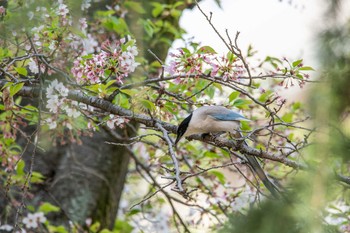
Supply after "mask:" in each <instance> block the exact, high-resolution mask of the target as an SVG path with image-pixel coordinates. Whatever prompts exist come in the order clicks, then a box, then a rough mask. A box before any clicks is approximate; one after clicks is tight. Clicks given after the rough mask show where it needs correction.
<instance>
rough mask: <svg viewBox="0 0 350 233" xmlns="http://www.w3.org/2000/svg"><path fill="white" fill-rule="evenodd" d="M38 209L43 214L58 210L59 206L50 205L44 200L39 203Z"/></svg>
mask: <svg viewBox="0 0 350 233" xmlns="http://www.w3.org/2000/svg"><path fill="white" fill-rule="evenodd" d="M38 211H39V212H43V213H44V214H47V213H50V212H59V211H60V208H59V207H57V206H55V205H52V204H51V203H49V202H44V203H43V204H41V205H40V207H39V209H38Z"/></svg>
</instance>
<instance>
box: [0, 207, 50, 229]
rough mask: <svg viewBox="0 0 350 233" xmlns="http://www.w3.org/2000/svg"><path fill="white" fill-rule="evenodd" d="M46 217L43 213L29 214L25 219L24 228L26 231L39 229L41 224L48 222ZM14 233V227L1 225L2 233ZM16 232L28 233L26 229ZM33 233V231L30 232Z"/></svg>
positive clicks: (23, 221)
mask: <svg viewBox="0 0 350 233" xmlns="http://www.w3.org/2000/svg"><path fill="white" fill-rule="evenodd" d="M46 220H47V219H46V217H45V215H44V213H43V212H36V213H33V214H32V213H28V215H27V216H26V217H24V218H23V220H22V223H23V224H24V227H25V228H26V229H37V228H38V227H39V226H40V224H42V223H45V222H46ZM12 231H13V226H12V225H9V224H4V225H1V224H0V232H12ZM16 232H21V233H25V232H27V231H26V230H25V229H21V231H16ZM30 232H32V231H30Z"/></svg>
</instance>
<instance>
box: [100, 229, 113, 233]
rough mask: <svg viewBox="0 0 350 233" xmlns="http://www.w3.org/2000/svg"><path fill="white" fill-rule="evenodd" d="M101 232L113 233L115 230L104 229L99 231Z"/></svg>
mask: <svg viewBox="0 0 350 233" xmlns="http://www.w3.org/2000/svg"><path fill="white" fill-rule="evenodd" d="M99 233H113V231H110V230H108V229H103V230H102V231H99Z"/></svg>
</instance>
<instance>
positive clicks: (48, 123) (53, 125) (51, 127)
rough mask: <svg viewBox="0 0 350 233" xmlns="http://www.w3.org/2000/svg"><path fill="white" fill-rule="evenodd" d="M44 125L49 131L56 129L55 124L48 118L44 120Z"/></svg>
mask: <svg viewBox="0 0 350 233" xmlns="http://www.w3.org/2000/svg"><path fill="white" fill-rule="evenodd" d="M45 121H46V124H47V125H48V126H49V129H56V128H57V122H56V121H55V120H53V119H52V118H48V119H46V120H45Z"/></svg>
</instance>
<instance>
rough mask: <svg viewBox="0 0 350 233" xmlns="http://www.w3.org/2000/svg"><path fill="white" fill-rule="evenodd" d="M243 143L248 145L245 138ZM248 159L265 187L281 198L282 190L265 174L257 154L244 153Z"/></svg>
mask: <svg viewBox="0 0 350 233" xmlns="http://www.w3.org/2000/svg"><path fill="white" fill-rule="evenodd" d="M240 135H241V137H243V135H242V133H241V132H240ZM243 143H244V144H245V145H246V146H248V144H247V142H246V141H245V140H243ZM244 156H245V157H246V159H247V160H248V164H249V166H250V167H251V168H252V169H253V171H254V172H255V174H256V175H257V176H258V177H259V179H260V180H261V181H262V182H263V184H264V185H265V187H266V188H267V189H268V190H269V191H270V192H271V194H272V195H273V196H274V197H275V198H280V197H281V192H280V190H279V189H278V188H277V187H276V185H275V184H274V183H272V181H271V180H270V179H269V178H268V177H267V175H266V174H265V172H264V170H263V169H262V167H261V165H260V163H259V162H258V160H257V159H256V158H255V156H252V155H244Z"/></svg>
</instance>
